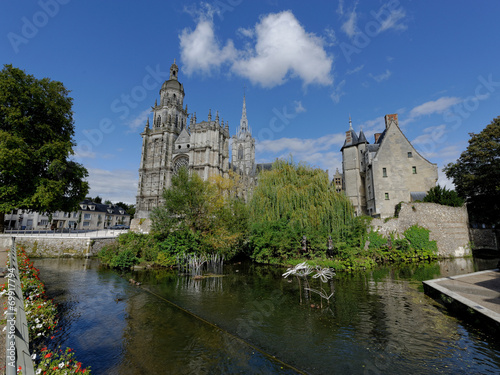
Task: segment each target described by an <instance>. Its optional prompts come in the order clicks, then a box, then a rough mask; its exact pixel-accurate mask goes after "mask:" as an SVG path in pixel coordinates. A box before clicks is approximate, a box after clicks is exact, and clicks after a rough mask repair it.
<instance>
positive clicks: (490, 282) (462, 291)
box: [424, 269, 500, 329]
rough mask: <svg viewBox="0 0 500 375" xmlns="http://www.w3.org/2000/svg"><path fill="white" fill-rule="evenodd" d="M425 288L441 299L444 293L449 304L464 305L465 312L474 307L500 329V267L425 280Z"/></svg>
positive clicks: (475, 310)
mask: <svg viewBox="0 0 500 375" xmlns="http://www.w3.org/2000/svg"><path fill="white" fill-rule="evenodd" d="M424 289H425V292H426V293H427V294H430V295H432V296H438V298H439V299H441V300H442V298H441V297H439V294H444V295H445V296H447V297H449V298H451V300H449V304H452V303H455V305H462V306H463V311H464V312H467V311H469V310H468V309H472V311H474V312H476V313H479V314H481V315H482V316H483V317H484V318H486V320H488V321H490V322H491V323H492V324H493V325H495V326H497V328H498V329H500V270H499V269H495V270H489V271H481V272H474V273H470V274H466V275H458V276H450V277H444V278H441V279H435V280H428V281H424Z"/></svg>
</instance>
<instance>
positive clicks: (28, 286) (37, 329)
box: [0, 247, 90, 375]
mask: <svg viewBox="0 0 500 375" xmlns="http://www.w3.org/2000/svg"><path fill="white" fill-rule="evenodd" d="M17 262H18V265H19V277H20V279H21V289H22V292H23V296H24V298H25V301H24V308H25V311H26V320H27V322H28V331H29V340H30V343H31V346H32V347H37V344H38V345H40V344H41V341H42V340H46V339H47V338H48V337H50V338H53V337H54V336H50V335H51V333H52V332H53V331H54V329H55V327H56V326H57V322H58V321H57V307H56V304H55V303H54V302H53V301H52V300H50V299H48V298H47V297H46V295H45V286H44V284H43V283H42V281H41V280H40V277H39V274H40V271H39V270H38V269H37V268H35V267H34V266H33V262H31V261H30V259H29V258H28V256H27V255H26V252H25V250H24V249H23V248H21V247H17ZM6 293H7V285H5V284H4V285H2V286H1V292H0V294H1V295H3V294H6ZM4 310H5V311H4V317H3V319H2V322H1V323H2V324H5V323H6V320H5V315H6V313H7V305H6V304H5V306H4ZM73 356H74V353H73V351H72V349H70V348H66V349H65V350H64V351H63V350H62V349H60V348H59V349H58V350H56V351H54V350H49V349H47V347H43V348H42V349H41V350H40V352H39V353H38V354H37V353H36V352H34V353H33V354H32V358H33V362H34V367H35V374H36V375H42V374H43V375H50V374H77V373H85V374H90V368H84V367H82V364H81V362H77V361H76V360H75V359H74V357H73ZM20 373H22V369H20V368H19V369H18V374H20Z"/></svg>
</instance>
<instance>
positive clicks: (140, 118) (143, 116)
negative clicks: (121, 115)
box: [127, 108, 151, 133]
mask: <svg viewBox="0 0 500 375" xmlns="http://www.w3.org/2000/svg"><path fill="white" fill-rule="evenodd" d="M150 113H151V108H147V109H145V110H144V111H142V112H141V113H140V114H139V115H137V116H136V118H134V119H132V120H130V121H129V122H128V127H129V130H128V131H127V133H135V132H137V130H142V128H143V127H144V126H146V121H147V119H148V115H149V114H150Z"/></svg>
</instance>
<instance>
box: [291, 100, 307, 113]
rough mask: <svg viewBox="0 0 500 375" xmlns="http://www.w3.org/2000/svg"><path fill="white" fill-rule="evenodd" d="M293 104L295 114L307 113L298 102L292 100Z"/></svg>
mask: <svg viewBox="0 0 500 375" xmlns="http://www.w3.org/2000/svg"><path fill="white" fill-rule="evenodd" d="M293 103H294V104H295V113H302V112H306V111H307V110H306V109H305V108H304V106H303V105H302V102H301V101H300V100H294V101H293Z"/></svg>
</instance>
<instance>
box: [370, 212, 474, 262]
mask: <svg viewBox="0 0 500 375" xmlns="http://www.w3.org/2000/svg"><path fill="white" fill-rule="evenodd" d="M412 225H419V226H421V227H424V228H426V229H429V230H430V239H431V240H435V241H436V242H437V246H438V254H439V256H441V257H445V258H449V257H463V256H468V255H471V254H472V253H471V249H470V238H469V220H468V215H467V209H466V207H465V206H463V207H450V206H443V205H440V204H436V203H402V204H401V211H400V212H399V218H394V219H390V220H388V221H387V222H384V221H383V220H381V219H374V220H373V221H372V227H373V228H374V229H375V230H377V231H379V232H381V233H382V234H384V235H389V233H396V234H398V235H400V236H402V235H403V232H404V231H405V230H406V229H408V228H409V227H411V226H412Z"/></svg>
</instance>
